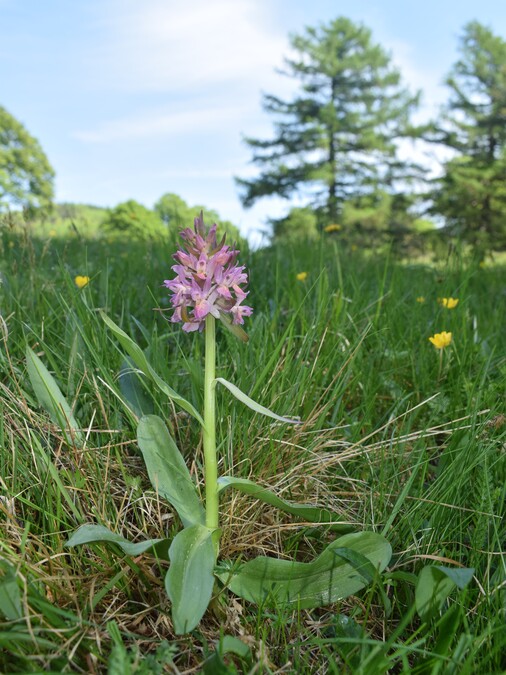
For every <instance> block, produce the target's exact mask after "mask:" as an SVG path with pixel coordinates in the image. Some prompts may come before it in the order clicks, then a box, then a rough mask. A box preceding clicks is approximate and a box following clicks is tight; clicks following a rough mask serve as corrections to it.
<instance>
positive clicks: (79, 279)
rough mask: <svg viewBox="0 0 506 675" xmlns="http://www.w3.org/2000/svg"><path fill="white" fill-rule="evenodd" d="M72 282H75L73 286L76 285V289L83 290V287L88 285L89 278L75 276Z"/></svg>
mask: <svg viewBox="0 0 506 675" xmlns="http://www.w3.org/2000/svg"><path fill="white" fill-rule="evenodd" d="M74 281H75V284H76V286H77V288H84V287H85V286H87V285H88V284H89V282H90V277H82V276H79V275H77V277H76V278H75V279H74Z"/></svg>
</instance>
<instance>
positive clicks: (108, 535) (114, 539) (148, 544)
mask: <svg viewBox="0 0 506 675" xmlns="http://www.w3.org/2000/svg"><path fill="white" fill-rule="evenodd" d="M101 543H104V544H116V546H119V547H120V548H121V550H122V551H123V552H124V553H126V554H127V555H130V556H132V557H133V556H136V555H140V554H141V553H145V552H146V551H149V550H153V551H156V553H157V554H158V556H159V557H160V558H164V559H166V558H167V547H168V545H169V539H146V541H140V542H138V543H136V544H133V543H132V542H131V541H128V539H125V537H122V536H121V535H120V534H115V533H114V532H111V530H109V529H108V528H107V527H104V526H103V525H81V527H80V528H79V529H78V530H76V531H75V532H74V534H73V535H72V536H71V537H70V539H69V540H68V542H67V543H66V544H65V546H66V547H67V548H72V547H73V546H82V545H83V544H101Z"/></svg>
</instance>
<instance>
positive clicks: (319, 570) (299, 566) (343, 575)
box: [218, 532, 392, 608]
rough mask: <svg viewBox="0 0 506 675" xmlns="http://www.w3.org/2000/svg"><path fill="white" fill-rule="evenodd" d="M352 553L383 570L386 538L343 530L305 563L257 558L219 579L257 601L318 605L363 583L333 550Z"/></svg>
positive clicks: (387, 554) (386, 556) (388, 550)
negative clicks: (321, 551) (342, 534)
mask: <svg viewBox="0 0 506 675" xmlns="http://www.w3.org/2000/svg"><path fill="white" fill-rule="evenodd" d="M339 549H350V550H352V551H356V552H358V553H360V554H362V555H363V556H365V558H367V560H368V561H369V562H370V563H371V564H372V566H373V567H374V569H375V570H378V571H380V572H381V571H382V570H384V569H385V567H386V566H387V565H388V562H389V560H390V558H391V556H392V548H391V546H390V544H389V543H388V541H387V540H386V539H385V538H384V537H382V536H381V535H380V534H376V533H375V532H355V533H352V534H345V535H344V536H342V537H339V538H338V539H336V540H335V541H333V542H332V543H331V544H330V545H329V546H328V547H327V548H326V549H325V550H324V551H323V553H321V554H320V555H319V556H318V557H317V558H316V559H315V560H313V561H312V562H309V563H302V562H295V561H293V562H292V561H289V560H278V559H277V558H267V557H264V556H260V557H258V558H255V559H253V560H251V561H249V562H247V563H245V564H244V565H242V566H241V567H240V568H239V570H238V572H237V573H235V574H234V573H232V576H230V574H228V573H227V572H225V571H222V572H219V574H218V577H219V578H220V579H221V581H223V583H225V584H226V585H227V586H228V588H230V590H231V591H232V592H233V593H235V594H236V595H238V596H240V597H241V598H244V599H245V600H249V601H251V602H254V603H256V604H262V603H266V604H267V605H269V606H280V605H281V606H283V605H289V606H294V607H300V608H312V607H321V606H324V605H328V604H331V603H333V602H336V601H337V600H340V599H341V598H346V597H348V596H349V595H352V594H353V593H356V592H357V591H359V590H360V589H362V588H364V586H366V585H367V580H366V579H365V578H364V575H363V574H362V573H361V572H360V571H357V569H355V565H354V564H353V565H352V564H350V563H349V562H348V561H346V560H345V559H344V558H343V557H342V556H338V555H336V553H335V552H336V550H339Z"/></svg>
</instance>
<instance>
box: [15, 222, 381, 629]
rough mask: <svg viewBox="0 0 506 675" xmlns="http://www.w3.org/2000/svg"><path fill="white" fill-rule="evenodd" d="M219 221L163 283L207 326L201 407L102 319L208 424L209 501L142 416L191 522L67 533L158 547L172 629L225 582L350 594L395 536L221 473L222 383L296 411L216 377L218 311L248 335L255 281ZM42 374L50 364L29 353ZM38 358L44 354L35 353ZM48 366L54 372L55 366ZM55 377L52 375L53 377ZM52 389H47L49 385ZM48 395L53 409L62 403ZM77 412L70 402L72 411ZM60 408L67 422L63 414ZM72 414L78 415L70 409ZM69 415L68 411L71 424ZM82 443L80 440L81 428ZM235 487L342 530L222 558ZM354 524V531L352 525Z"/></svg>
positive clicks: (298, 593)
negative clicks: (316, 543)
mask: <svg viewBox="0 0 506 675" xmlns="http://www.w3.org/2000/svg"><path fill="white" fill-rule="evenodd" d="M216 229H217V228H216V225H213V226H212V227H211V228H210V229H209V231H206V228H205V225H204V219H203V214H202V213H201V214H200V216H199V217H198V218H196V219H195V226H194V229H193V230H191V229H190V228H187V229H185V230H184V231H183V232H182V233H181V236H182V238H183V240H184V248H181V249H180V250H178V251H177V253H176V254H175V256H174V257H175V259H176V263H177V264H175V265H174V266H173V268H172V269H173V271H174V272H175V275H176V276H175V277H174V278H172V279H170V280H167V281H165V282H164V284H165V286H166V287H167V288H168V289H169V291H170V292H171V294H172V296H171V302H172V306H173V314H172V318H171V320H172V322H175V323H182V328H183V330H184V331H185V332H192V331H201V332H203V333H204V335H205V366H204V367H205V376H204V410H203V414H201V413H200V412H199V411H198V410H196V409H195V407H194V406H193V405H192V404H191V403H190V402H189V401H187V400H186V399H184V398H183V397H182V396H180V395H179V394H178V393H177V392H176V391H175V390H174V389H173V388H172V387H171V386H169V385H168V384H167V383H166V382H165V381H164V380H163V379H162V378H161V377H160V376H159V375H158V373H156V371H155V370H154V369H153V368H152V366H151V365H150V364H149V362H148V360H147V358H146V356H145V354H144V352H143V351H142V350H141V349H140V347H139V346H138V345H137V344H136V343H135V342H133V341H132V340H131V338H130V337H129V336H128V335H127V334H126V333H125V332H124V331H123V330H122V329H121V328H120V327H119V326H117V325H116V324H115V323H114V322H113V321H112V320H111V319H110V318H109V317H108V316H107V315H105V314H103V313H102V318H103V320H104V321H105V323H106V325H107V326H108V327H109V328H110V330H111V331H112V333H113V335H114V336H115V337H116V339H117V340H118V341H119V343H120V345H121V347H122V348H123V349H124V350H125V351H126V352H127V354H128V356H129V357H130V359H131V360H132V361H133V363H134V364H135V365H136V366H137V368H138V369H139V371H140V372H141V373H142V374H143V375H144V376H145V377H146V378H148V379H149V380H150V381H151V382H152V383H153V384H154V385H155V387H156V388H157V389H158V390H159V391H160V393H162V394H163V395H165V396H167V397H169V398H170V399H171V400H172V401H173V402H174V404H175V405H178V406H180V407H181V408H182V409H184V410H185V411H186V412H187V413H189V414H190V415H192V416H193V417H194V418H195V421H196V422H197V423H199V424H200V425H201V427H202V435H203V450H204V485H205V500H204V503H203V502H202V501H201V498H200V496H199V493H198V490H197V487H196V485H195V483H194V482H193V480H192V477H191V475H190V473H189V470H188V468H187V466H186V463H185V461H184V459H183V456H182V455H181V453H180V452H179V450H178V448H177V446H176V443H175V441H174V439H173V438H172V436H171V435H170V432H169V430H168V428H167V425H166V424H165V422H164V420H162V419H161V418H160V417H158V416H156V415H145V416H143V417H142V418H141V419H140V420H139V424H138V428H137V441H138V445H139V448H140V451H141V453H142V455H143V458H144V461H145V464H146V469H147V472H148V475H149V478H150V481H151V483H152V485H153V488H154V489H155V490H156V491H157V493H158V495H159V496H160V497H161V498H162V499H164V500H166V501H167V502H168V503H169V504H170V506H171V507H172V508H173V509H174V510H175V511H176V512H177V513H178V515H179V517H180V520H181V523H182V526H183V528H182V529H181V530H180V531H179V532H178V533H177V534H176V536H175V537H173V538H172V539H170V538H167V537H162V538H159V539H150V540H146V541H142V542H136V543H132V542H130V541H128V540H127V539H125V538H124V537H122V536H121V535H119V534H117V533H114V532H112V531H111V530H110V529H108V528H106V527H104V526H102V525H96V524H85V525H82V526H81V527H80V528H79V529H78V530H77V531H76V532H75V533H74V534H73V535H72V537H71V538H70V540H69V541H68V542H67V546H68V547H73V546H77V545H81V544H90V543H95V542H105V543H109V544H112V545H114V546H117V547H119V548H120V549H121V550H122V551H123V553H125V554H127V555H129V556H137V555H140V554H142V553H144V552H147V551H150V552H152V553H154V554H155V555H157V556H158V557H159V558H161V559H167V560H168V561H169V563H170V564H169V568H168V572H167V574H166V577H165V588H166V591H167V594H168V596H169V598H170V600H171V608H172V618H173V624H174V630H175V632H176V633H177V634H184V633H187V632H189V631H191V630H193V629H194V628H195V627H196V626H197V625H198V623H199V622H200V620H201V619H202V617H203V615H204V613H205V611H206V609H207V608H208V606H209V603H210V601H211V599H212V598H213V595H217V594H221V593H222V592H223V590H224V588H228V589H229V590H230V591H231V592H233V593H235V594H236V595H238V596H240V597H242V598H244V599H245V600H247V601H250V602H254V603H257V604H266V605H270V606H275V607H278V608H279V607H280V606H288V607H297V608H312V607H317V606H321V605H325V604H329V603H332V602H335V601H336V600H338V599H340V598H344V597H346V596H348V595H351V594H353V593H355V592H356V591H358V590H359V589H361V588H363V587H364V586H365V585H366V584H367V583H369V582H371V581H372V580H373V579H374V578H375V576H376V575H377V573H378V571H382V570H383V569H384V568H385V567H386V565H387V564H388V562H389V560H390V557H391V553H392V551H391V547H390V545H389V543H388V542H387V541H386V540H385V539H384V538H383V537H382V536H381V535H379V534H376V533H374V532H353V531H352V530H353V529H354V528H353V526H352V525H350V524H349V523H342V522H338V521H337V520H336V514H334V513H333V512H332V511H330V510H329V509H326V508H321V507H317V506H312V505H303V504H295V503H293V502H289V501H286V500H284V499H281V498H280V497H279V496H278V495H276V494H275V493H274V492H272V491H271V490H268V489H266V488H265V487H263V486H260V485H258V484H256V483H254V482H253V481H251V480H248V479H244V478H236V477H233V476H218V458H217V450H216V405H215V400H216V389H217V385H218V384H220V385H222V386H223V387H225V388H226V389H227V390H228V392H229V393H231V394H232V395H233V396H235V398H236V399H238V400H239V401H240V402H241V403H242V404H244V405H246V406H248V407H249V408H251V409H253V410H254V411H255V412H257V413H260V414H262V415H266V416H268V417H271V418H273V419H275V420H277V421H278V422H282V423H285V424H298V423H300V422H299V420H298V419H295V418H289V417H283V416H280V415H277V414H276V413H274V412H272V411H271V410H269V409H267V408H265V407H264V406H262V405H260V404H259V403H257V402H255V401H253V400H252V399H251V398H250V397H249V396H247V395H246V394H245V393H244V392H242V391H241V390H239V389H238V388H237V387H236V386H235V385H234V384H232V383H231V382H229V381H227V380H225V379H224V378H222V377H216V366H215V362H216V339H215V331H216V320H217V319H219V320H220V322H221V323H222V324H223V325H224V326H225V327H226V328H227V329H229V330H230V331H232V333H233V334H234V335H236V336H237V337H238V338H240V339H241V340H242V341H244V342H247V341H248V336H247V334H246V333H245V331H244V329H243V325H244V319H245V317H249V316H251V314H252V312H253V310H252V308H251V307H249V306H248V305H246V304H244V301H245V299H246V297H247V295H248V292H247V291H246V290H244V289H245V286H246V284H247V281H248V277H247V273H246V271H245V268H244V267H243V266H240V265H238V264H237V257H238V254H239V251H237V250H236V249H235V248H234V247H229V246H228V245H226V243H225V237H223V239H221V241H218V240H217V237H216ZM28 356H29V359H30V360H31V361H30V363H31V364H32V365H31V367H32V371H33V372H34V373H35V374H34V379H37V377H39V379H40V374H41V372H42V375H43V378H42V379H44V378H46V374H47V371H46V372H45V373H44V372H43V371H41V367H42V364H41V363H40V361H39V360H38V358H37V357H35V355H34V354H33V352H32V353H30V354H29V355H28ZM35 359H37V360H36V361H35ZM47 375H48V374H47ZM46 380H47V378H46ZM46 393H47V392H46ZM55 396H56V398H57V395H56V394H55V395H53V396H52V397H51V396H50V397H49V399H50V400H49V402H48V405H51V400H52V404H53V409H54V410H55V415H56V413H57V412H58V411H61V405H62V404H61V402H57V403H58V405H56V403H55ZM69 412H70V411H69ZM61 417H62V416H61V412H60V418H59V419H60V421H61ZM72 419H73V418H72ZM68 420H69V417H68V416H66V421H67V426H68ZM73 441H74V442H79V437H78V436H77V434H75V435H74V437H73ZM227 489H235V490H238V491H240V492H242V493H244V494H247V495H251V496H252V497H254V498H256V499H258V500H260V501H262V502H264V503H266V504H269V505H271V506H273V507H276V508H278V509H280V510H281V511H283V512H285V513H288V514H291V515H293V516H295V517H298V518H300V519H301V520H302V521H303V523H305V524H306V525H307V524H308V523H309V524H312V525H313V526H314V524H319V525H321V526H322V527H326V528H327V529H328V530H331V531H333V532H337V533H339V534H340V535H341V536H339V537H338V538H337V539H334V540H333V541H332V542H331V543H330V544H329V545H328V546H327V548H326V549H324V550H323V552H322V553H321V554H320V555H319V556H318V557H317V558H316V559H314V560H313V561H311V562H298V561H290V560H278V559H276V558H270V557H265V556H259V557H257V558H254V559H252V560H249V561H241V560H240V561H235V562H232V561H220V562H219V563H218V557H219V554H220V547H219V543H220V520H219V499H220V495H221V494H222V493H223V492H224V491H225V490H227ZM344 533H346V534H344Z"/></svg>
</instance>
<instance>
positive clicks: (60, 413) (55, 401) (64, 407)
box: [26, 346, 83, 444]
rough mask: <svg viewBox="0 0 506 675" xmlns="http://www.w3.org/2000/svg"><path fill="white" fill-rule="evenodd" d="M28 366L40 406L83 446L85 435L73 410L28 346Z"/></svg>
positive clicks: (29, 375)
mask: <svg viewBox="0 0 506 675" xmlns="http://www.w3.org/2000/svg"><path fill="white" fill-rule="evenodd" d="M26 366H27V370H28V377H29V378H30V382H31V384H32V387H33V390H34V392H35V396H36V397H37V401H38V402H39V404H40V406H41V407H42V408H44V410H46V412H48V413H49V415H50V417H51V419H52V421H53V422H54V423H55V424H57V425H58V426H59V427H60V428H61V429H62V430H63V431H65V430H67V429H70V430H71V436H72V440H74V442H77V443H78V444H82V442H83V435H82V433H81V431H79V425H78V424H77V422H76V420H75V418H74V415H73V414H72V410H71V409H70V406H69V404H68V403H67V401H66V399H65V397H64V396H63V394H62V393H61V391H60V388H59V386H58V385H57V384H56V381H55V379H54V378H53V376H52V375H51V373H50V372H49V371H48V369H47V368H46V366H45V365H44V364H43V363H42V361H41V360H40V359H39V357H38V356H37V354H35V352H34V351H32V350H31V349H30V347H28V346H27V348H26Z"/></svg>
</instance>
